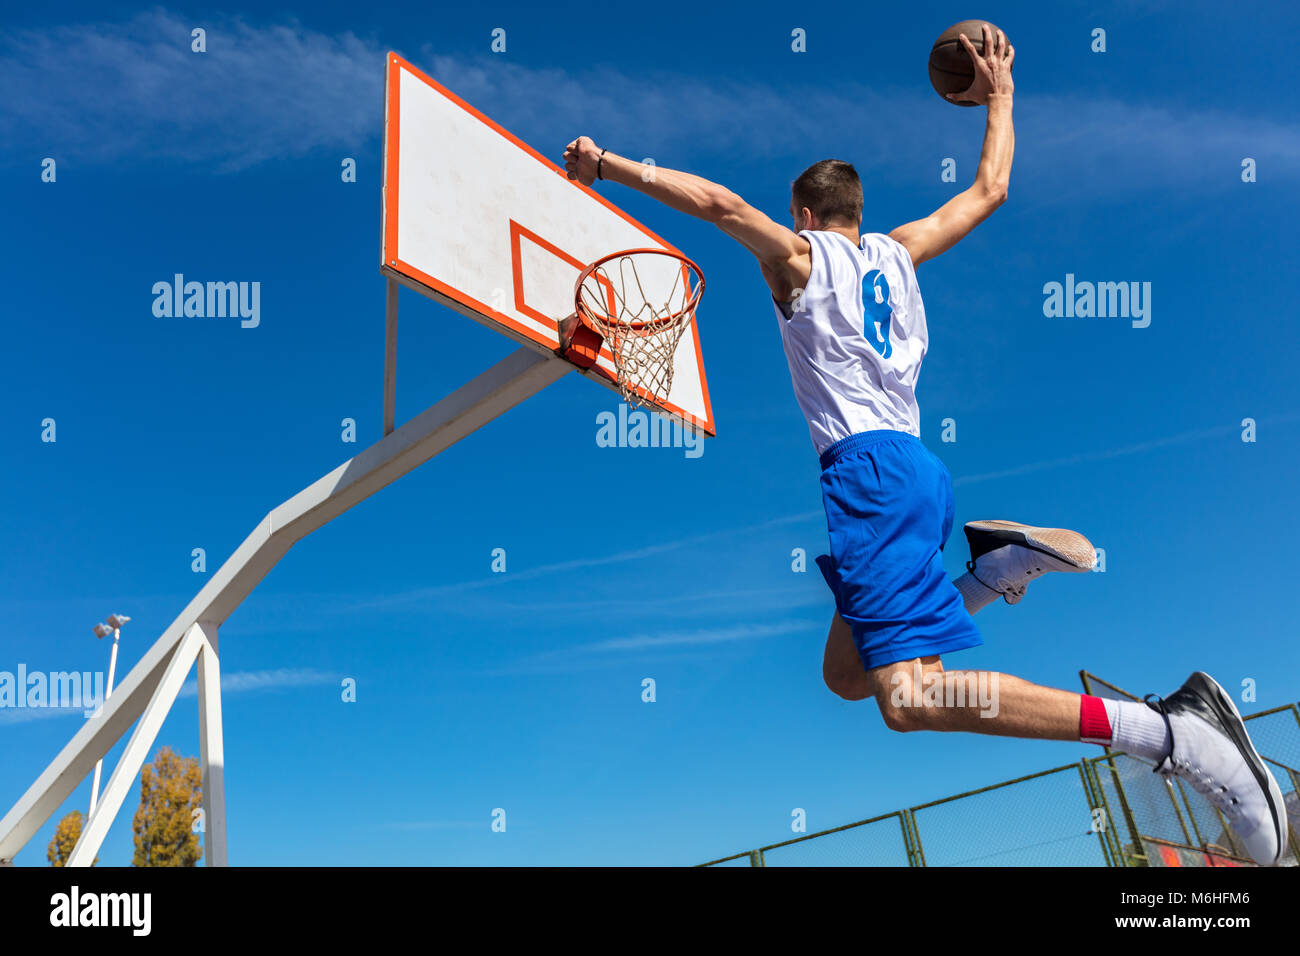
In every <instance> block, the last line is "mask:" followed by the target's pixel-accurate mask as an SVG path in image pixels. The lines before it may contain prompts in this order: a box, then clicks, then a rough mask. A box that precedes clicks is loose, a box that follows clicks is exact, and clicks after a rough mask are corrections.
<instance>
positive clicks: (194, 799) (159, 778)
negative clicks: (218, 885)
mask: <svg viewBox="0 0 1300 956" xmlns="http://www.w3.org/2000/svg"><path fill="white" fill-rule="evenodd" d="M202 780H203V777H202V775H201V774H200V772H199V762H198V760H196V759H195V758H194V757H180V756H178V755H176V754H175V753H173V752H172V750H171V748H170V747H163V748H161V749H159V751H158V754H157V756H155V757H154V760H153V763H151V764H146V765H145V767H144V769H143V770H142V771H141V773H140V809H138V810H136V812H135V819H134V820H133V821H132V822H131V828H132V829H133V830H134V831H135V856H134V857H133V858H132V859H131V865H132V866H194V865H195V864H196V863H198V861H199V860H200V859H201V858H202V857H203V849H202V848H201V847H200V846H199V838H198V834H196V833H195V832H194V829H193V821H194V816H195V814H196V812H197V811H198V810H199V808H200V807H201V806H202V805H203V796H202V793H201V784H202Z"/></svg>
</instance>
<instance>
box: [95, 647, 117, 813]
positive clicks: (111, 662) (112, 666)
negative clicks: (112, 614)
mask: <svg viewBox="0 0 1300 956" xmlns="http://www.w3.org/2000/svg"><path fill="white" fill-rule="evenodd" d="M121 636H122V629H121V628H120V627H115V628H113V650H112V652H111V653H110V654H109V655H108V687H107V689H105V691H104V703H105V704H106V703H108V699H109V698H110V697H112V696H113V674H114V673H115V672H116V671H117V641H118V638H120V637H121ZM103 769H104V761H103V758H101V759H100V760H99V761H98V762H97V763H96V764H95V781H94V783H93V784H91V787H90V816H94V815H95V804H96V803H98V802H99V773H100V771H101V770H103Z"/></svg>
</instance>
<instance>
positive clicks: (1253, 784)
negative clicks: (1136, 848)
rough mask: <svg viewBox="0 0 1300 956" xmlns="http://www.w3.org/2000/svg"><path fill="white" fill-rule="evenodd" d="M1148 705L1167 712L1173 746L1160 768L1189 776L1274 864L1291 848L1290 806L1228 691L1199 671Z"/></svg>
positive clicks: (1252, 849) (1265, 862) (1259, 858)
mask: <svg viewBox="0 0 1300 956" xmlns="http://www.w3.org/2000/svg"><path fill="white" fill-rule="evenodd" d="M1155 696H1156V695H1154V694H1148V695H1147V699H1146V704H1147V706H1148V707H1150V708H1151V709H1152V710H1154V711H1156V712H1157V713H1159V714H1163V715H1164V718H1165V721H1166V723H1167V724H1168V726H1169V737H1170V740H1171V741H1172V742H1173V749H1172V751H1171V752H1170V754H1169V756H1167V757H1165V758H1164V759H1163V760H1162V761H1160V763H1158V764H1156V767H1155V772H1156V773H1158V774H1161V775H1163V776H1165V777H1169V776H1170V775H1175V776H1178V777H1181V778H1182V779H1183V780H1186V781H1187V782H1188V783H1189V784H1190V785H1191V786H1192V787H1193V789H1195V790H1196V791H1197V792H1198V793H1201V794H1203V795H1204V796H1205V798H1206V799H1207V800H1209V801H1210V802H1211V803H1213V804H1214V805H1215V806H1216V807H1218V808H1219V810H1221V811H1222V812H1223V815H1224V816H1225V817H1226V818H1227V820H1228V824H1229V825H1230V826H1231V827H1232V829H1233V831H1234V832H1235V833H1236V834H1237V836H1239V837H1240V838H1241V841H1242V843H1244V844H1245V846H1246V852H1247V853H1249V854H1250V856H1251V858H1252V859H1254V861H1255V862H1256V863H1258V864H1259V865H1260V866H1272V865H1274V864H1275V863H1277V862H1278V861H1279V860H1281V859H1282V855H1283V854H1284V853H1285V852H1286V844H1287V821H1286V806H1285V805H1284V804H1283V802H1282V789H1281V788H1280V787H1279V786H1278V785H1277V780H1275V779H1274V778H1273V774H1272V773H1271V772H1270V771H1269V769H1268V767H1267V766H1266V765H1265V763H1264V761H1263V759H1261V757H1260V756H1259V754H1258V753H1257V752H1256V751H1255V747H1254V745H1253V744H1252V743H1251V742H1250V736H1249V735H1248V734H1247V733H1246V724H1245V723H1244V722H1243V721H1242V719H1241V714H1239V713H1238V712H1237V707H1236V705H1235V704H1234V703H1233V702H1232V698H1231V697H1229V696H1228V693H1227V692H1226V691H1225V690H1224V689H1223V688H1222V687H1220V686H1219V685H1218V684H1217V683H1215V681H1214V678H1212V677H1210V675H1209V674H1205V673H1202V672H1201V671H1197V672H1196V673H1195V674H1193V675H1192V676H1191V677H1189V678H1187V680H1186V681H1185V682H1184V683H1183V686H1182V687H1180V688H1178V690H1176V691H1174V692H1173V693H1172V694H1170V695H1169V696H1168V697H1165V698H1163V699H1162V698H1159V697H1157V698H1156V702H1152V701H1151V699H1150V698H1152V697H1155Z"/></svg>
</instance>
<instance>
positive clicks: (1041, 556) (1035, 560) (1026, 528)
mask: <svg viewBox="0 0 1300 956" xmlns="http://www.w3.org/2000/svg"><path fill="white" fill-rule="evenodd" d="M965 532H966V541H967V543H968V544H969V545H970V560H969V561H968V562H966V570H967V571H969V572H970V573H971V575H972V576H973V577H974V578H975V579H976V580H977V581H979V582H980V584H982V585H984V586H985V587H986V588H989V589H990V590H993V591H996V592H998V593H999V594H1001V595H1002V597H1003V599H1004V600H1005V601H1006V602H1007V603H1008V604H1018V603H1019V602H1020V599H1021V598H1023V597H1024V596H1025V590H1026V589H1027V588H1028V587H1029V582H1030V581H1032V580H1034V578H1037V577H1040V576H1041V575H1044V574H1047V573H1048V572H1049V571H1064V572H1073V573H1077V572H1080V571H1091V570H1092V568H1093V567H1094V565H1096V563H1097V551H1096V549H1095V548H1094V547H1093V546H1092V542H1091V541H1089V540H1088V539H1087V538H1085V537H1084V536H1083V535H1081V534H1079V532H1077V531H1070V530H1068V529H1066V528H1036V527H1034V526H1033V525H1028V524H1021V523H1020V522H1018V521H999V520H988V521H968V522H966V527H965Z"/></svg>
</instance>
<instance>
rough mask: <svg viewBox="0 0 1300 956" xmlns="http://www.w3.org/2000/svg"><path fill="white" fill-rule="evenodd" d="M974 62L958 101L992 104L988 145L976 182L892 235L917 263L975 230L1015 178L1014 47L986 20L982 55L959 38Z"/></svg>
mask: <svg viewBox="0 0 1300 956" xmlns="http://www.w3.org/2000/svg"><path fill="white" fill-rule="evenodd" d="M961 42H962V44H963V45H964V46H965V47H966V52H967V53H969V54H970V58H971V60H972V61H973V62H974V64H975V82H974V84H973V85H972V86H971V88H970V89H969V90H966V91H965V92H964V93H954V94H952V96H951V97H950V98H951V99H954V100H974V101H975V102H976V103H983V104H984V105H985V106H986V107H988V122H987V124H986V125H985V129H984V149H983V150H982V151H981V153H980V165H979V171H978V172H977V173H976V174H975V183H974V185H972V186H971V187H970V188H969V189H967V190H965V191H963V192H961V193H958V194H957V195H956V196H954V197H953V198H952V199H950V200H948V201H947V202H946V203H944V204H943V205H942V206H940V207H939V208H938V209H937V210H936V211H935V212H933V213H931V214H930V215H929V216H926V217H925V218H924V219H918V220H916V221H915V222H909V223H907V224H906V225H902V226H899V227H898V228H897V229H895V230H894V231H893V232H891V233H890V234H889V235H890V237H891V238H893V239H895V240H897V241H898V242H900V243H902V245H903V246H904V247H906V249H907V251H908V252H909V253H910V254H911V256H912V264H913V266H919V265H920V264H921V263H922V262H925V260H927V259H933V258H934V257H935V256H937V255H939V254H940V253H943V252H947V251H948V250H949V249H951V248H952V247H953V246H954V245H956V244H957V242H958V241H959V240H960V239H962V238H963V237H964V236H965V235H966V234H967V233H969V232H970V231H971V230H972V229H974V228H975V227H976V226H978V225H979V224H980V223H982V222H983V221H984V220H985V219H987V218H988V217H989V216H991V215H992V214H993V210H995V209H997V208H998V206H1000V205H1002V204H1003V203H1004V202H1006V198H1007V187H1008V185H1009V183H1010V181H1011V157H1012V154H1013V153H1014V152H1015V147H1016V134H1015V130H1014V128H1013V127H1012V125H1011V96H1012V92H1013V89H1014V84H1013V83H1012V82H1011V64H1012V61H1014V60H1015V57H1016V51H1015V48H1013V47H1012V46H1011V44H1010V43H1008V42H1007V38H1006V35H1005V34H1004V33H1003V32H1002V31H1001V30H998V31H997V36H996V37H995V36H993V33H992V31H991V30H990V29H989V25H988V24H987V23H986V24H984V49H985V51H986V53H985V55H984V56H980V54H979V53H978V52H977V51H976V50H975V46H974V44H972V43H971V42H970V40H968V39H966V37H964V36H963V37H962V38H961Z"/></svg>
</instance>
